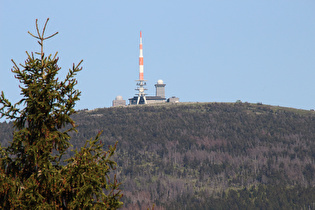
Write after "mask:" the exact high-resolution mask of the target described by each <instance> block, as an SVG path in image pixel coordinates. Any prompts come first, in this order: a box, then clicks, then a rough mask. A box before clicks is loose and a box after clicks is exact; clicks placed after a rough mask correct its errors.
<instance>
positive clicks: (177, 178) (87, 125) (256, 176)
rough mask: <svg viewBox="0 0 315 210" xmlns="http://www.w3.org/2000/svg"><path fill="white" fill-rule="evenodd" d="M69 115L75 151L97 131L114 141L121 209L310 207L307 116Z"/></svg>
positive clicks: (196, 107) (312, 166)
mask: <svg viewBox="0 0 315 210" xmlns="http://www.w3.org/2000/svg"><path fill="white" fill-rule="evenodd" d="M73 118H74V120H75V121H76V124H77V130H78V133H73V134H72V144H73V145H74V146H75V147H81V146H82V145H83V144H84V141H85V139H89V138H91V137H94V136H95V135H96V133H97V132H99V131H101V130H103V134H102V137H101V139H102V141H103V142H105V145H109V144H114V143H115V142H116V141H118V146H117V148H118V151H117V155H116V160H117V162H118V175H119V178H120V180H121V181H122V182H123V191H124V197H125V198H124V202H125V207H126V208H127V207H128V208H131V207H133V208H141V207H142V208H143V209H144V208H145V207H148V206H149V205H152V204H153V203H155V204H156V206H157V208H167V209H179V208H181V209H185V208H187V209H200V208H205V209H210V206H212V207H217V208H229V207H230V206H235V205H237V206H238V208H242V207H245V206H250V207H253V208H258V207H261V206H263V205H267V207H268V205H269V207H270V206H274V207H275V208H276V207H278V208H286V207H290V206H294V207H301V206H303V207H309V206H310V205H314V204H312V202H311V201H312V200H315V193H314V192H315V191H314V187H315V162H314V160H315V113H314V112H312V111H305V110H297V109H290V108H283V107H273V106H267V105H259V104H249V103H187V104H184V103H180V104H167V105H159V106H146V105H144V106H132V107H124V108H104V109H96V110H91V111H88V110H82V111H79V112H78V113H77V114H76V115H74V117H73ZM9 128H10V124H6V123H2V124H1V126H0V132H1V139H2V142H3V141H5V140H7V139H9V138H10V135H8V129H9ZM275 186H276V187H275ZM297 192H298V193H297ZM294 193H296V194H294ZM259 196H260V197H259ZM264 196H265V197H266V198H267V199H263V197H264ZM268 196H269V197H270V198H269V197H268ZM277 196H278V197H279V198H278V197H277ZM281 196H282V197H281ZM288 196H291V197H288ZM271 197H272V198H273V199H271ZM299 199H300V200H299ZM260 202H262V203H260ZM229 205H230V206H229ZM286 205H287V206H286ZM267 207H266V208H267ZM314 207H315V206H314Z"/></svg>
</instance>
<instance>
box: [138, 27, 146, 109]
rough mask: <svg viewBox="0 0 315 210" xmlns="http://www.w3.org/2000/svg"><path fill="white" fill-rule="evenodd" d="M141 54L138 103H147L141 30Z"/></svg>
mask: <svg viewBox="0 0 315 210" xmlns="http://www.w3.org/2000/svg"><path fill="white" fill-rule="evenodd" d="M139 50H140V54H139V80H137V81H138V83H137V86H138V87H137V89H136V90H138V91H139V93H138V99H137V104H146V103H147V100H146V97H145V95H146V94H145V93H144V91H145V90H147V89H145V88H144V86H145V85H146V83H145V80H144V79H143V49H142V33H141V31H140V46H139Z"/></svg>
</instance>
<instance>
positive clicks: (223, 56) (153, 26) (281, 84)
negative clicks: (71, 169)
mask: <svg viewBox="0 0 315 210" xmlns="http://www.w3.org/2000/svg"><path fill="white" fill-rule="evenodd" d="M36 18H37V19H39V23H40V26H41V27H42V25H43V23H44V22H45V20H46V18H50V21H49V23H48V26H47V34H48V35H50V34H52V33H54V32H56V31H58V32H59V34H58V35H57V36H56V37H54V38H52V39H50V40H48V41H47V42H46V43H45V52H46V54H49V53H55V52H56V51H58V52H59V57H60V60H59V65H60V66H61V67H62V70H61V73H60V77H63V76H64V75H65V74H66V72H67V70H68V69H69V68H70V67H71V66H72V63H78V62H79V61H80V60H81V59H83V60H84V62H83V65H82V67H83V71H82V72H80V73H79V75H78V76H77V78H78V80H79V84H78V86H77V88H78V89H80V90H81V91H82V96H81V100H80V101H79V102H78V103H77V106H76V109H84V108H88V109H94V108H102V107H109V106H111V103H112V100H113V99H114V98H115V97H116V96H117V95H121V96H123V98H124V99H128V98H131V97H133V96H134V95H135V93H136V91H135V90H134V89H135V87H136V82H135V80H136V79H138V71H139V67H138V56H139V32H140V30H141V31H142V34H143V52H144V77H145V79H147V80H148V81H147V88H148V91H147V93H148V94H149V95H154V94H155V89H154V84H155V83H156V82H157V80H158V79H162V80H163V81H164V83H166V96H167V97H171V96H177V97H179V98H180V101H183V102H197V101H198V102H235V101H236V100H238V99H239V100H242V101H248V102H251V103H256V102H262V103H264V104H270V105H280V106H286V107H294V108H300V109H314V108H315V1H313V0H308V1H307V0H299V1H296V0H292V1H288V0H277V1H271V0H264V1H254V0H248V1H245V0H238V1H221V0H220V1H219V0H217V1H212V0H200V1H186V0H168V1H167V0H159V1H148V0H147V1H137V0H135V1H130V0H117V1H104V0H102V1H100V0H99V1H97V0H93V1H80V0H77V1H72V0H68V1H32V0H30V1H24V0H23V1H22V0H16V1H5V0H0V26H1V30H0V49H1V50H0V90H3V91H4V92H5V95H6V97H7V98H9V99H10V100H11V101H12V102H17V101H18V100H19V99H20V95H19V94H20V91H19V88H18V82H17V81H16V79H14V75H13V74H12V73H11V71H10V69H11V68H12V62H11V59H14V60H15V61H16V62H17V63H24V61H25V59H26V57H27V56H26V53H25V51H29V52H32V51H33V52H34V51H39V45H38V44H37V42H36V40H35V39H33V38H32V37H31V36H30V35H28V34H27V31H31V32H35V19H36Z"/></svg>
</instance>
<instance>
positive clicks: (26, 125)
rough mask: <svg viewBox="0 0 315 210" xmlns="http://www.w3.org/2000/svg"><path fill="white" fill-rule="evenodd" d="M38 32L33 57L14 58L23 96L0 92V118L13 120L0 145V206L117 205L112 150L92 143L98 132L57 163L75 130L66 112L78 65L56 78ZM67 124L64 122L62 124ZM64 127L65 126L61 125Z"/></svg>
mask: <svg viewBox="0 0 315 210" xmlns="http://www.w3.org/2000/svg"><path fill="white" fill-rule="evenodd" d="M47 22H48V19H47V21H46V23H45V26H44V29H43V31H42V33H40V32H39V29H38V25H37V20H36V29H37V33H38V36H34V35H33V34H31V33H30V34H31V35H32V36H34V37H35V38H37V39H39V40H40V41H39V44H40V45H41V53H36V54H38V55H39V58H37V57H36V56H35V55H34V54H33V53H32V54H29V53H27V55H28V58H27V60H26V61H25V64H24V65H21V67H22V69H20V68H19V67H18V65H16V64H15V63H14V61H13V63H14V67H13V69H12V72H13V73H14V74H15V77H16V78H17V79H18V80H19V81H20V83H21V86H20V88H21V95H22V96H23V98H22V99H21V100H20V101H19V102H17V103H16V104H14V105H12V104H11V103H10V102H9V101H8V100H7V99H6V98H5V96H4V94H3V92H2V93H1V97H0V104H1V105H2V107H1V108H0V113H1V117H3V116H5V117H7V118H9V119H12V120H14V121H13V127H14V135H13V141H12V142H10V143H7V145H8V146H7V147H0V152H1V154H0V158H1V159H0V206H2V207H4V208H6V209H9V208H12V209H58V208H65V209H79V208H80V209H82V208H110V209H115V208H118V207H119V206H120V205H121V202H120V201H119V199H120V198H121V194H120V191H119V189H118V186H119V185H120V184H119V183H117V180H116V177H113V178H112V179H110V176H109V175H110V172H111V171H112V170H114V169H115V165H116V163H115V162H114V161H112V160H111V159H110V158H111V157H112V155H113V154H114V151H115V150H116V146H115V147H110V148H109V150H108V151H107V152H104V151H103V150H102V147H103V144H100V143H97V142H98V141H99V135H97V136H96V138H95V139H94V140H90V141H87V143H86V144H85V145H84V146H83V147H82V148H81V149H80V151H79V152H78V151H75V155H74V157H71V158H69V159H68V160H67V164H63V163H61V158H62V156H63V155H64V154H65V152H66V151H67V150H68V149H69V147H70V146H71V144H70V142H69V141H70V136H69V132H70V131H76V129H75V124H74V121H73V120H72V119H71V117H70V116H71V115H72V114H74V112H75V110H74V105H75V103H76V101H78V100H79V96H80V92H79V91H78V90H76V89H74V87H75V85H76V84H77V81H76V79H75V78H74V76H75V75H76V74H77V73H78V72H79V71H81V68H80V64H81V62H82V61H81V62H80V63H79V64H78V65H73V68H72V69H70V70H69V72H68V74H67V76H66V78H65V79H64V80H63V81H59V79H58V78H57V77H56V76H57V74H58V72H59V70H60V67H58V65H57V62H58V58H57V57H56V56H57V53H56V54H55V56H54V57H52V56H51V55H49V56H48V57H45V55H44V53H43V41H44V40H45V39H47V38H50V37H52V36H54V35H56V34H57V33H56V34H54V35H52V36H49V37H44V32H45V28H46V24H47ZM67 125H68V126H67ZM65 126H67V129H66V128H65Z"/></svg>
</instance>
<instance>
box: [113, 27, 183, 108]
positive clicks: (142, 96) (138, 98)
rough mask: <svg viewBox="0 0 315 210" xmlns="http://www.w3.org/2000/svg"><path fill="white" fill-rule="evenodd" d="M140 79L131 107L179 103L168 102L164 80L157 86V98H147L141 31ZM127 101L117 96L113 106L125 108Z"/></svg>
mask: <svg viewBox="0 0 315 210" xmlns="http://www.w3.org/2000/svg"><path fill="white" fill-rule="evenodd" d="M139 51H140V54H139V79H138V80H136V81H137V88H136V90H137V91H138V93H137V94H136V95H135V96H134V97H133V98H129V105H139V104H157V103H166V102H170V103H176V102H179V98H176V97H174V96H173V97H172V98H169V99H167V100H166V97H165V86H166V84H164V83H163V80H161V79H160V80H158V81H157V83H156V84H155V85H154V86H155V96H147V94H146V93H145V91H146V90H147V89H146V88H145V86H146V85H147V84H146V80H144V77H143V49H142V33H141V31H140V46H139ZM125 105H126V101H125V100H123V99H122V97H121V96H117V97H116V99H115V100H114V101H113V106H125Z"/></svg>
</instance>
